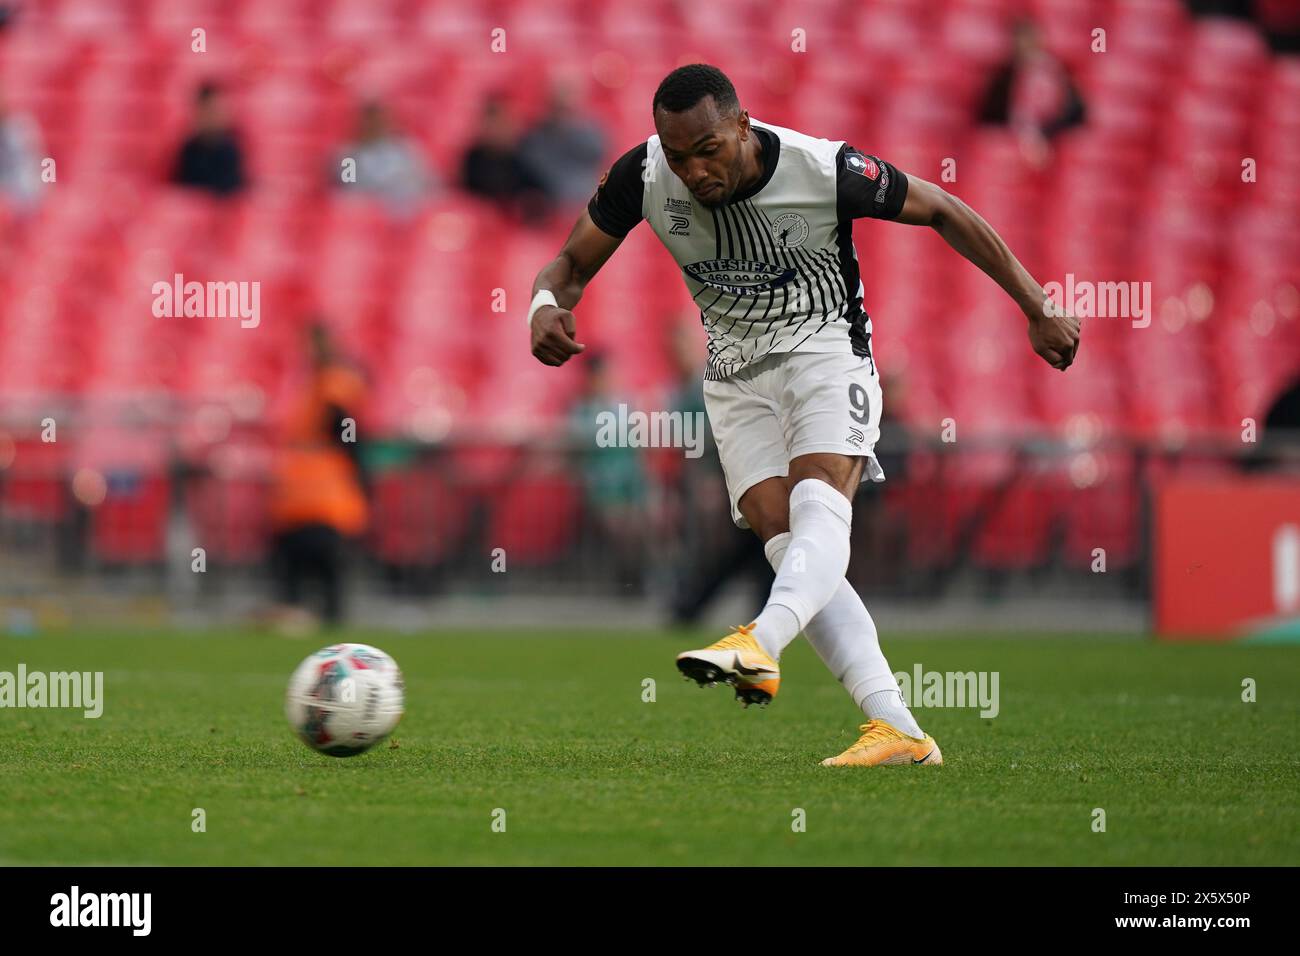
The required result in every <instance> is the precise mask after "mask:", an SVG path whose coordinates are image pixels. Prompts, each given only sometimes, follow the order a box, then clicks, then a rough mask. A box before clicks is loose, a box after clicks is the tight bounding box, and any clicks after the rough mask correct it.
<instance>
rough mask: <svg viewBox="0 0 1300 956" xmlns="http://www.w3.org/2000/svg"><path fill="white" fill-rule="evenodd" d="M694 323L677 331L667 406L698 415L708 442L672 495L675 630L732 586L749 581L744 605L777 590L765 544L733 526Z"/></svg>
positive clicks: (689, 463)
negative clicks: (678, 550) (677, 544)
mask: <svg viewBox="0 0 1300 956" xmlns="http://www.w3.org/2000/svg"><path fill="white" fill-rule="evenodd" d="M693 321H694V323H695V325H696V328H691V327H690V326H688V325H686V324H685V322H684V321H683V322H679V323H677V324H676V325H675V326H674V328H673V333H672V342H671V346H672V356H673V366H674V371H675V373H676V381H675V383H674V387H673V390H672V392H671V393H670V395H669V398H668V402H667V407H668V410H669V411H681V412H682V413H683V414H693V415H699V416H700V420H701V421H702V423H703V426H704V430H705V433H706V435H707V436H708V437H707V440H706V442H705V446H704V447H705V452H704V454H703V455H702V456H701V457H699V458H697V459H688V460H686V461H685V462H683V464H682V468H681V470H680V471H679V473H678V475H677V478H678V481H677V486H676V488H675V489H673V490H674V492H675V497H676V499H677V500H676V506H677V509H676V510H677V515H676V519H677V524H678V526H679V527H678V529H677V531H676V533H675V534H670V535H668V536H669V537H675V538H676V539H677V540H678V541H680V542H681V553H680V554H679V555H678V556H677V557H676V558H675V559H674V560H673V561H672V563H671V566H672V567H673V568H675V569H676V570H677V571H678V575H677V577H678V580H677V581H675V582H674V586H673V588H672V590H671V596H672V603H671V607H670V608H669V613H670V614H671V616H672V622H673V624H675V625H677V626H681V627H685V626H687V625H691V624H694V623H696V622H697V621H698V620H699V619H700V618H701V616H702V615H703V614H704V612H705V611H706V610H707V609H708V607H709V605H710V604H712V603H713V602H714V600H715V599H716V598H717V597H718V596H719V595H720V594H721V593H722V592H723V589H724V588H725V587H726V586H727V585H728V584H730V583H731V582H732V581H735V580H741V581H744V582H745V585H746V587H748V588H749V591H748V593H746V595H745V599H746V600H747V601H749V602H758V603H759V604H761V603H762V602H764V601H766V600H767V594H768V591H769V590H771V587H772V568H771V566H770V565H769V564H768V563H767V557H766V555H765V554H764V553H763V542H762V541H760V540H759V539H758V538H757V537H756V536H755V535H754V534H752V533H751V532H749V531H742V530H741V529H740V528H737V527H736V525H735V523H734V522H732V520H731V507H730V504H729V502H728V498H727V486H726V484H725V483H724V482H723V479H722V465H721V463H720V462H719V460H718V448H717V445H716V444H714V441H713V432H712V431H711V430H710V429H709V427H708V416H707V414H706V413H705V407H704V357H703V356H704V342H703V341H702V340H703V334H702V333H701V332H700V330H699V328H698V323H699V318H698V314H695V315H694V317H693Z"/></svg>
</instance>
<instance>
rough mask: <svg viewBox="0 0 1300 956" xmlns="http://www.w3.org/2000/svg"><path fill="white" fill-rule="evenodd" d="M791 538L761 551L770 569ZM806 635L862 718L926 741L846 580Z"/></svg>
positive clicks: (859, 600)
mask: <svg viewBox="0 0 1300 956" xmlns="http://www.w3.org/2000/svg"><path fill="white" fill-rule="evenodd" d="M791 537H792V535H791V534H790V532H789V531H786V532H784V533H782V534H778V535H776V536H775V537H774V538H772V539H771V540H769V541H768V542H767V544H766V545H764V546H763V551H764V553H766V554H767V561H768V563H769V564H771V565H772V567H773V569H775V568H778V567H780V566H781V560H782V558H784V557H785V552H786V548H787V547H789V544H790V538H791ZM804 635H805V636H806V637H807V638H808V643H809V644H811V645H812V646H813V649H814V650H816V651H817V656H819V657H820V658H821V659H822V662H823V663H824V664H825V665H826V666H827V668H829V669H830V672H831V673H832V674H834V675H835V677H836V679H837V680H839V682H840V683H841V684H843V685H844V689H845V690H847V691H848V692H849V696H850V697H852V698H853V702H854V703H855V704H857V705H858V707H860V708H861V709H862V712H863V713H864V714H866V715H867V716H868V717H870V718H874V719H879V720H885V721H888V722H889V723H891V724H893V725H894V726H895V727H897V728H898V729H899V730H901V731H902V732H903V733H905V734H910V735H911V736H913V737H924V736H925V734H924V733H923V732H922V730H921V728H920V726H919V725H918V724H917V722H916V718H914V717H913V716H912V712H911V711H909V710H908V709H907V705H906V704H904V703H903V694H902V692H901V691H900V690H899V689H898V681H896V680H894V674H893V671H891V670H890V669H889V662H888V661H886V660H885V655H884V654H883V653H882V652H881V650H880V638H879V636H878V635H877V633H876V622H875V621H873V620H872V619H871V615H870V613H868V611H867V608H866V605H865V604H863V603H862V598H860V597H859V596H858V592H857V591H855V590H853V585H851V584H849V582H848V581H847V580H846V579H841V580H840V586H839V588H838V589H837V590H836V591H835V594H834V595H833V596H832V597H831V599H830V600H829V601H827V602H826V606H825V607H824V608H822V609H821V611H820V612H819V613H818V614H817V616H816V617H814V618H813V619H812V620H811V621H809V622H808V624H807V625H806V626H805V627H804Z"/></svg>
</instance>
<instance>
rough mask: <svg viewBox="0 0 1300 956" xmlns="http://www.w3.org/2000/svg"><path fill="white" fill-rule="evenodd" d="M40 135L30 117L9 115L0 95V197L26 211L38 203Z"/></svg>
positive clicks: (1, 93) (17, 114) (10, 113)
mask: <svg viewBox="0 0 1300 956" xmlns="http://www.w3.org/2000/svg"><path fill="white" fill-rule="evenodd" d="M41 158H42V157H41V134H40V130H39V129H37V126H36V121H35V120H34V119H32V118H31V117H30V116H26V115H23V114H20V113H12V112H10V111H9V110H8V109H7V108H6V106H5V102H4V94H3V92H0V197H3V198H4V199H6V200H8V202H9V204H10V205H11V206H13V207H14V209H16V210H19V211H23V212H25V211H27V210H30V209H32V208H33V207H34V206H35V205H36V203H37V201H38V200H39V199H40V191H41Z"/></svg>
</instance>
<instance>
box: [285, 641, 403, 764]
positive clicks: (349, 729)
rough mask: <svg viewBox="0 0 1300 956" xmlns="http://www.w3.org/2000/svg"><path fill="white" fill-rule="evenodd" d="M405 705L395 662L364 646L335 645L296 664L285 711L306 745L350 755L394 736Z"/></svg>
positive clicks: (333, 754)
mask: <svg viewBox="0 0 1300 956" xmlns="http://www.w3.org/2000/svg"><path fill="white" fill-rule="evenodd" d="M404 701H405V693H404V688H403V684H402V672H401V671H400V670H398V668H397V662H396V661H394V660H393V659H392V658H391V657H389V656H388V655H387V654H385V653H384V652H383V651H381V650H379V648H377V647H371V646H370V645H369V644H334V645H332V646H330V647H327V648H325V649H323V650H320V651H317V652H316V653H315V654H313V655H311V657H309V658H307V659H306V660H305V661H303V662H302V663H301V664H299V665H298V669H297V670H296V671H294V672H293V677H291V678H289V690H288V693H287V694H286V695H285V703H284V711H285V715H286V716H287V717H288V718H289V724H290V726H292V727H293V729H294V732H295V733H296V734H297V735H298V736H299V737H300V738H302V740H303V742H304V743H306V744H307V746H309V747H311V748H312V749H313V750H319V751H320V752H321V753H323V754H329V755H330V756H331V757H351V756H354V755H355V754H359V753H363V752H364V751H367V750H369V749H370V748H371V747H373V746H374V745H375V744H377V743H379V741H381V740H383V739H384V738H385V737H387V736H388V735H389V734H391V733H392V732H393V728H394V727H396V726H397V722H398V721H399V720H401V719H402V707H403V704H404Z"/></svg>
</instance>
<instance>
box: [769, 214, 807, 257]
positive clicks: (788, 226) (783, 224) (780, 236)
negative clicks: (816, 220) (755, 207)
mask: <svg viewBox="0 0 1300 956" xmlns="http://www.w3.org/2000/svg"><path fill="white" fill-rule="evenodd" d="M772 238H773V239H775V240H776V244H777V247H778V248H781V249H793V248H794V247H795V246H799V245H803V241H804V240H805V239H807V238H808V220H807V219H805V218H804V217H803V216H801V215H799V214H798V213H795V212H787V213H784V214H783V215H780V216H777V217H776V221H775V222H773V223H772Z"/></svg>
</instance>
